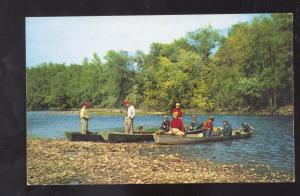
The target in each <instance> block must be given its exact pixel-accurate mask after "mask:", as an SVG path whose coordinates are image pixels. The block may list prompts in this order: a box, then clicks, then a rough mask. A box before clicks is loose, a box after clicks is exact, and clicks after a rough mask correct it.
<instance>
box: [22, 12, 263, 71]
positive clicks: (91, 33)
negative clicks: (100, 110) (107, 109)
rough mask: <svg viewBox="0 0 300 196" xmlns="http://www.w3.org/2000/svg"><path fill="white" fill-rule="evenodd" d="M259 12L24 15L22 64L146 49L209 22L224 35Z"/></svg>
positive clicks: (70, 60)
mask: <svg viewBox="0 0 300 196" xmlns="http://www.w3.org/2000/svg"><path fill="white" fill-rule="evenodd" d="M258 15H259V14H218V15H156V16H149V15H148V16H76V17H27V18H26V67H31V66H36V65H38V64H41V63H44V62H48V63H49V62H52V63H65V64H66V65H69V64H75V63H77V64H80V63H81V62H82V60H83V58H85V57H87V58H89V59H90V58H92V56H93V53H97V54H98V55H99V57H100V58H101V59H102V60H103V57H104V56H105V54H106V52H107V51H108V50H116V51H118V50H126V51H128V52H129V53H130V54H134V52H135V51H137V50H142V51H144V52H145V53H148V52H149V48H150V45H151V43H153V42H160V43H171V42H172V41H173V40H174V39H178V38H180V37H183V36H185V35H186V33H187V32H191V31H194V30H196V29H199V28H201V27H205V26H207V25H211V26H212V27H213V28H215V29H217V30H219V31H220V33H221V34H223V35H226V34H227V32H228V29H229V28H230V27H231V26H232V25H233V24H236V23H239V22H246V21H251V20H252V19H253V17H255V16H258Z"/></svg>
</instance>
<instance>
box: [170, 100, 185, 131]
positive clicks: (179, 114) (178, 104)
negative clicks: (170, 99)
mask: <svg viewBox="0 0 300 196" xmlns="http://www.w3.org/2000/svg"><path fill="white" fill-rule="evenodd" d="M174 112H177V118H178V120H180V121H181V124H182V125H183V131H184V124H183V113H182V111H181V109H180V103H179V102H178V101H176V104H175V108H173V109H172V110H171V116H173V113H174Z"/></svg>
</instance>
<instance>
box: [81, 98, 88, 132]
mask: <svg viewBox="0 0 300 196" xmlns="http://www.w3.org/2000/svg"><path fill="white" fill-rule="evenodd" d="M89 106H90V105H89V102H87V101H84V102H83V103H82V108H81V109H80V124H81V129H80V132H81V134H87V133H88V132H89V131H88V120H89V116H88V113H87V109H88V107H89Z"/></svg>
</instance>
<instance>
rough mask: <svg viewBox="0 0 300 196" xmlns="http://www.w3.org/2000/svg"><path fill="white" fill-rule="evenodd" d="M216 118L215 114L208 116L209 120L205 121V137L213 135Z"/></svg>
mask: <svg viewBox="0 0 300 196" xmlns="http://www.w3.org/2000/svg"><path fill="white" fill-rule="evenodd" d="M214 120H215V117H214V116H210V117H208V120H207V121H205V122H204V123H203V127H202V129H203V134H204V136H205V137H211V136H212V131H213V122H214Z"/></svg>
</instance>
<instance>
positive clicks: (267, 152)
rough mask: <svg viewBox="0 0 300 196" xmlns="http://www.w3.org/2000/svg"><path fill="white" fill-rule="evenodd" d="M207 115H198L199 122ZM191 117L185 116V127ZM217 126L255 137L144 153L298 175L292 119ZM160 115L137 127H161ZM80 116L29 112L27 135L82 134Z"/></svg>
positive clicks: (100, 126) (111, 121) (113, 124)
mask: <svg viewBox="0 0 300 196" xmlns="http://www.w3.org/2000/svg"><path fill="white" fill-rule="evenodd" d="M207 117H208V116H207V115H198V116H197V118H198V120H199V121H204V120H205V119H207ZM190 119H191V117H190V116H189V115H186V116H184V122H185V124H187V123H189V121H190ZM215 119H216V120H215V123H214V126H222V122H223V120H225V119H226V120H229V122H230V123H231V124H232V126H233V128H234V127H239V126H240V124H241V123H243V122H246V123H249V124H251V125H252V126H253V127H254V128H255V129H256V132H255V134H254V135H253V136H252V137H251V138H249V139H242V140H233V141H223V142H215V143H205V144H197V145H176V146H160V148H156V149H155V151H153V152H147V151H144V152H142V153H150V154H152V153H158V154H160V153H165V154H167V153H179V154H182V155H184V156H186V157H187V158H191V159H195V158H197V157H202V158H206V159H211V160H214V161H216V162H219V163H237V164H244V165H248V164H252V163H259V164H266V165H270V166H271V167H272V168H274V169H278V170H281V171H284V172H289V173H290V172H291V173H294V169H295V168H294V121H293V117H292V116H235V115H215ZM161 121H162V117H161V116H160V115H145V116H137V117H136V119H135V127H137V126H139V125H143V126H144V127H145V128H151V127H159V126H160V124H161ZM122 126H123V117H122V116H96V117H94V118H93V119H91V120H90V122H89V130H90V131H110V130H114V129H119V128H121V127H122ZM79 127H80V121H79V114H66V113H55V112H45V111H43V112H27V135H34V136H39V137H44V138H64V137H65V135H64V132H65V131H79Z"/></svg>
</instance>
